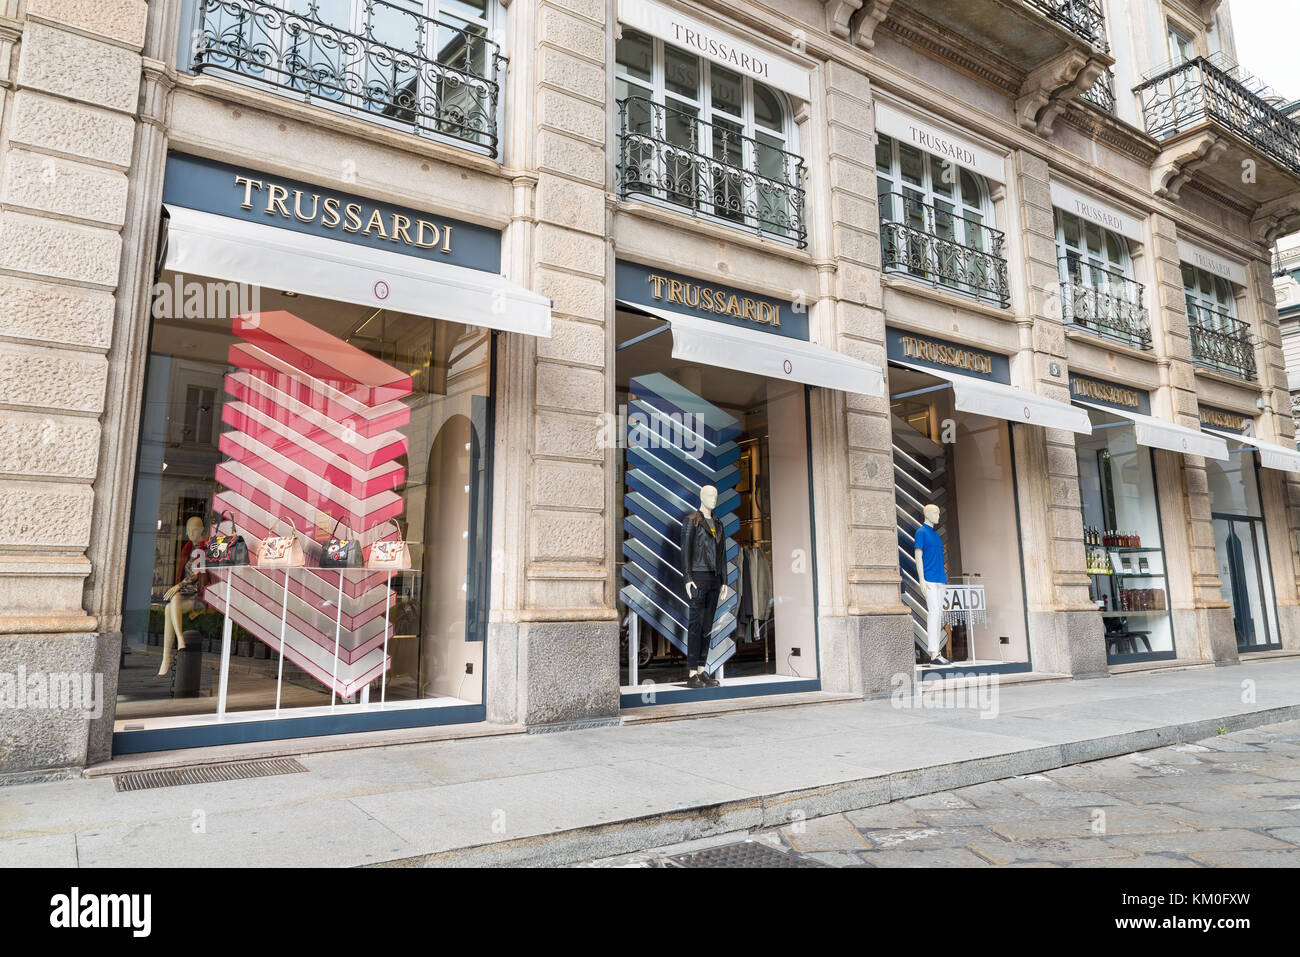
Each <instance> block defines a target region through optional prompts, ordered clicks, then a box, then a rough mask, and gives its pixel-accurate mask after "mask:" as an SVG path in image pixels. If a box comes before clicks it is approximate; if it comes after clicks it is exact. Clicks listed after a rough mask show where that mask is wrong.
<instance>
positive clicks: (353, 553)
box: [320, 518, 366, 568]
mask: <svg viewBox="0 0 1300 957" xmlns="http://www.w3.org/2000/svg"><path fill="white" fill-rule="evenodd" d="M342 524H343V519H341V518H340V519H339V520H338V521H336V522H335V523H334V531H332V532H330V537H329V540H328V541H327V542H325V545H324V546H323V548H322V551H321V556H320V567H321V568H364V567H365V564H366V562H365V558H364V557H363V556H362V554H361V543H360V542H359V541H357V540H356V539H355V538H339V534H338V533H339V526H340V525H342ZM343 527H344V529H345V530H346V531H348V532H351V529H349V528H347V526H346V525H344V526H343Z"/></svg>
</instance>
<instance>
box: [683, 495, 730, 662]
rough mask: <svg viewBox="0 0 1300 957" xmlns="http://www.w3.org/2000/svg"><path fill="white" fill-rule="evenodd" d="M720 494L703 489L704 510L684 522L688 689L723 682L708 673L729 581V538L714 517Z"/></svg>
mask: <svg viewBox="0 0 1300 957" xmlns="http://www.w3.org/2000/svg"><path fill="white" fill-rule="evenodd" d="M717 505H718V490H717V489H716V488H714V487H713V486H712V485H704V486H701V487H700V507H699V508H698V509H696V510H695V511H694V512H690V513H688V514H687V515H686V516H684V517H683V518H682V552H681V555H682V580H683V581H684V582H685V583H686V599H687V606H688V609H689V617H688V618H687V626H686V687H688V688H716V687H717V686H718V685H719V684H721V682H720V681H718V679H717V678H715V677H713V676H712V675H711V674H709V673H708V671H706V670H705V667H704V666H705V664H706V663H707V662H708V658H709V638H710V637H711V633H712V631H713V619H714V616H715V615H716V614H717V611H718V598H719V597H720V595H721V593H722V589H723V588H724V587H725V585H724V582H725V581H726V577H727V545H726V536H724V535H723V532H722V522H720V521H719V520H718V519H717V518H716V517H715V516H714V514H713V510H714V509H715V508H716V507H717Z"/></svg>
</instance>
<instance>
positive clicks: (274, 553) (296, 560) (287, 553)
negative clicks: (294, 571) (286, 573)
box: [257, 515, 306, 568]
mask: <svg viewBox="0 0 1300 957" xmlns="http://www.w3.org/2000/svg"><path fill="white" fill-rule="evenodd" d="M281 522H284V523H286V524H287V525H288V526H289V534H287V535H276V534H275V529H276V527H277V526H278V525H279V524H280V523H281ZM305 561H306V558H305V556H304V555H303V551H302V542H300V541H298V526H296V525H294V524H293V519H291V518H286V517H284V516H283V515H281V516H280V517H279V518H278V519H276V522H275V525H272V526H271V533H270V534H268V535H267V536H266V538H264V539H262V544H261V546H260V547H259V548H258V549H257V564H258V565H259V566H261V567H263V568H298V567H300V566H301V565H302V564H303V563H304V562H305Z"/></svg>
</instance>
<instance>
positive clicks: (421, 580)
mask: <svg viewBox="0 0 1300 957" xmlns="http://www.w3.org/2000/svg"><path fill="white" fill-rule="evenodd" d="M163 202H164V217H165V221H164V226H163V230H162V236H163V239H162V243H161V246H162V248H161V249H160V251H159V278H158V283H157V285H156V287H155V296H154V303H153V315H152V320H151V324H150V343H149V359H148V367H147V371H146V375H145V379H146V381H145V388H144V405H143V412H142V416H141V437H140V451H139V457H138V462H137V468H136V477H135V494H134V504H133V510H132V520H131V538H130V542H129V547H128V557H127V574H126V585H125V594H124V601H123V632H124V642H123V644H124V653H123V657H122V666H121V670H120V674H119V680H118V700H117V711H116V724H115V733H114V742H113V747H114V751H115V753H119V754H121V753H132V752H139V751H154V750H159V749H169V748H176V747H191V746H199V745H211V744H222V743H230V742H239V741H257V740H271V739H276V738H290V737H301V736H310V735H319V734H331V733H337V732H347V731H365V730H377V729H384V728H399V727H414V726H418V725H427V724H443V723H451V722H462V721H476V720H482V719H483V717H484V700H483V695H484V687H485V678H484V667H485V659H486V656H485V655H484V654H483V644H484V640H485V631H486V621H487V609H488V604H489V587H488V585H489V561H490V547H489V542H490V528H489V524H490V523H489V516H490V513H491V488H492V482H491V476H492V429H493V406H494V400H495V396H496V384H495V374H494V355H495V341H496V335H497V333H498V331H510V332H516V333H523V334H530V335H538V336H548V335H549V334H550V303H549V302H548V301H547V300H545V299H543V298H542V297H540V296H537V295H536V294H534V293H532V292H529V291H528V290H526V289H523V288H521V287H518V286H515V285H512V284H511V283H509V282H507V281H506V280H505V279H504V278H502V276H501V275H500V272H499V270H500V257H501V241H500V234H499V233H498V232H496V231H495V230H492V229H489V228H486V227H483V226H479V225H475V224H472V223H467V222H460V221H454V220H450V219H447V218H446V217H442V216H437V215H434V214H431V213H427V212H422V211H418V210H412V209H406V208H401V207H396V206H392V205H389V204H386V203H382V202H376V201H374V200H371V199H367V198H365V197H361V196H352V195H347V194H345V193H342V192H339V191H337V190H333V189H325V188H321V187H319V186H313V185H310V184H307V183H300V182H294V181H290V180H288V179H285V178H283V177H280V176H276V175H269V174H266V173H263V172H260V171H256V170H249V169H244V168H239V167H234V166H229V165H225V164H222V163H217V162H212V161H209V160H205V159H199V158H196V157H192V156H185V155H179V154H173V155H172V156H170V157H169V158H168V162H167V170H166V180H165V183H164V190H163Z"/></svg>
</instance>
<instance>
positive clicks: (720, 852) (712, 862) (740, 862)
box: [664, 841, 830, 867]
mask: <svg viewBox="0 0 1300 957" xmlns="http://www.w3.org/2000/svg"><path fill="white" fill-rule="evenodd" d="M664 863H666V864H667V865H668V866H669V867H829V866H830V865H829V864H823V863H822V862H821V861H814V860H813V859H812V858H809V857H804V856H803V855H801V854H795V853H793V852H791V853H786V852H784V851H778V850H777V849H776V848H774V847H769V846H768V845H766V844H760V843H758V842H757V841H739V842H737V843H735V844H723V845H722V846H721V847H710V848H706V849H705V850H703V851H694V852H692V853H690V854H675V855H673V856H672V857H665V858H664Z"/></svg>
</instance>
